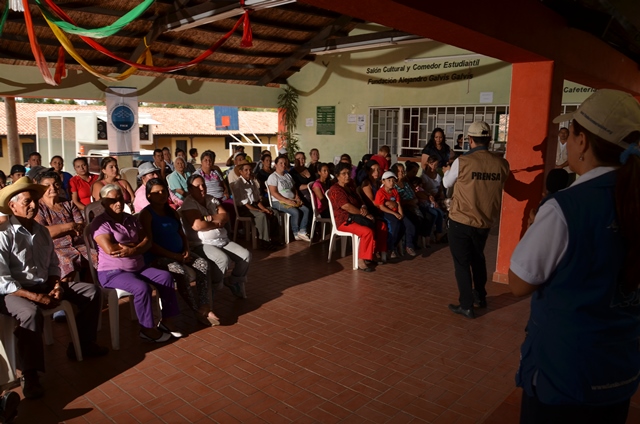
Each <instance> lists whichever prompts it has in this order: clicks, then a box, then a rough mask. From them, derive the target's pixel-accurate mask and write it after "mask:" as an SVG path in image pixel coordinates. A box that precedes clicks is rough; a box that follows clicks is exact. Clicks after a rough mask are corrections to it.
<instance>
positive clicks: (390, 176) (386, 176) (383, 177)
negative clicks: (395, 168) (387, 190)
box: [382, 171, 398, 180]
mask: <svg viewBox="0 0 640 424" xmlns="http://www.w3.org/2000/svg"><path fill="white" fill-rule="evenodd" d="M387 178H395V179H396V180H397V179H398V177H396V174H394V173H393V172H391V171H386V172H385V173H384V174H382V179H383V180H386V179H387Z"/></svg>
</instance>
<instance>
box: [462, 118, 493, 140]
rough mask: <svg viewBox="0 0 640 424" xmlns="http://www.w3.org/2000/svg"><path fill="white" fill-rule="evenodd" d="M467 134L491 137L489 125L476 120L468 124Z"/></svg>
mask: <svg viewBox="0 0 640 424" xmlns="http://www.w3.org/2000/svg"><path fill="white" fill-rule="evenodd" d="M467 135H470V136H471V137H491V127H490V126H489V124H487V123H486V122H484V121H477V122H474V123H473V124H471V125H469V130H468V131H467Z"/></svg>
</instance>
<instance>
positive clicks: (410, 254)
mask: <svg viewBox="0 0 640 424" xmlns="http://www.w3.org/2000/svg"><path fill="white" fill-rule="evenodd" d="M406 250H407V255H409V256H416V255H417V253H416V251H415V250H413V248H411V247H407V249H406Z"/></svg>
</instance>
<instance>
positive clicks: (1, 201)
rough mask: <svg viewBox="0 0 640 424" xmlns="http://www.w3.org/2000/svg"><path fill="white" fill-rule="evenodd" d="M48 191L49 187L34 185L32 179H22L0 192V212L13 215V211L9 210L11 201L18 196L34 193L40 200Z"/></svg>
mask: <svg viewBox="0 0 640 424" xmlns="http://www.w3.org/2000/svg"><path fill="white" fill-rule="evenodd" d="M48 189H49V187H47V186H43V185H40V184H35V183H32V182H31V178H29V177H22V178H20V179H18V181H16V182H15V183H13V184H11V185H8V186H6V187H5V188H3V189H2V190H0V212H2V213H5V214H7V215H11V209H9V201H10V200H11V199H12V198H13V196H15V195H16V194H19V193H22V192H23V191H32V192H34V193H35V194H36V196H37V197H38V198H40V197H42V195H43V194H44V193H45V191H47V190H48Z"/></svg>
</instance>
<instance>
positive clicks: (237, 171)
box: [233, 160, 251, 177]
mask: <svg viewBox="0 0 640 424" xmlns="http://www.w3.org/2000/svg"><path fill="white" fill-rule="evenodd" d="M244 165H251V164H250V163H249V162H247V161H246V160H242V161H240V162H238V164H237V165H236V166H234V167H233V172H235V173H236V175H237V176H238V177H239V176H240V171H241V170H242V167H243V166H244Z"/></svg>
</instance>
